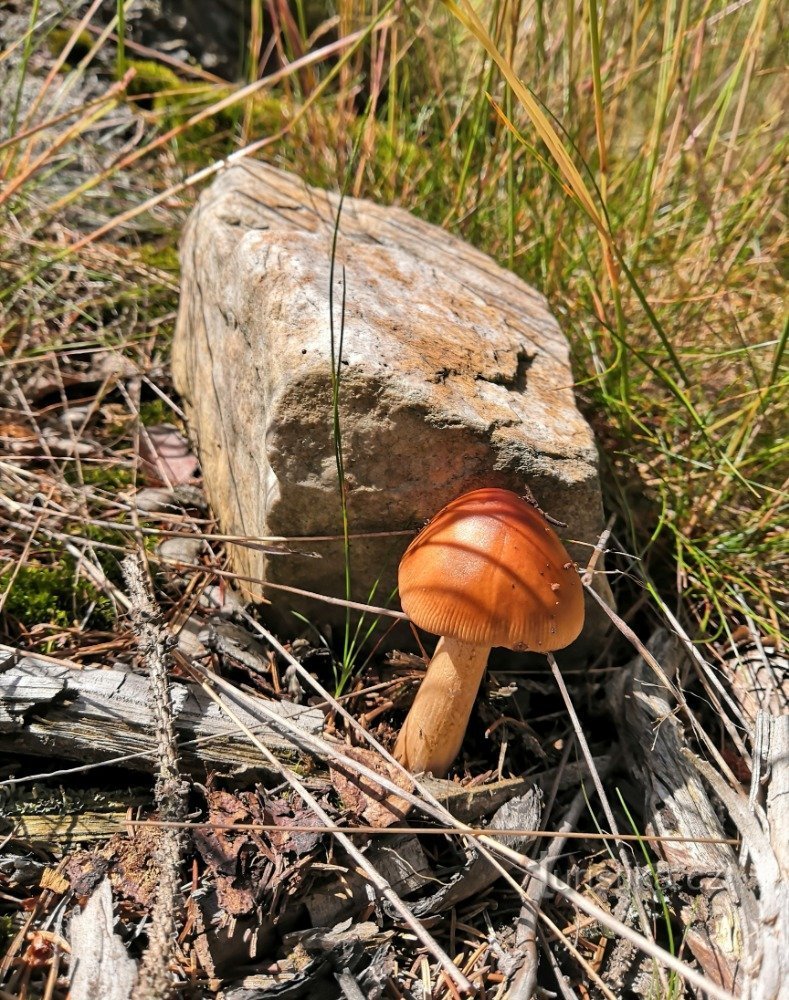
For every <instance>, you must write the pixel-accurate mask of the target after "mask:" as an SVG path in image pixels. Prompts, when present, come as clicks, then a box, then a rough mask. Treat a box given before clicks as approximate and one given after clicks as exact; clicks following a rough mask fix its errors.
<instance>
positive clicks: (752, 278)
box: [0, 0, 787, 635]
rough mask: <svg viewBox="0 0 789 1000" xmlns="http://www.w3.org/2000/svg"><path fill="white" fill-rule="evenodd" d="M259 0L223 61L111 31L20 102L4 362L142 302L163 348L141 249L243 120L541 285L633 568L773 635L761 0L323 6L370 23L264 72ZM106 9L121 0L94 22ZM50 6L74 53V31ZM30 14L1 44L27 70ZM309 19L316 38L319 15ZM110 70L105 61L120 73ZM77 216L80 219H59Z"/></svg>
mask: <svg viewBox="0 0 789 1000" xmlns="http://www.w3.org/2000/svg"><path fill="white" fill-rule="evenodd" d="M297 6H298V5H297ZM251 10H252V26H253V31H252V34H251V36H250V38H249V44H248V52H247V57H246V61H245V65H246V70H245V73H246V80H245V83H244V84H235V83H232V82H228V83H223V84H219V83H211V82H210V81H206V80H204V79H201V80H199V81H197V82H196V81H195V79H194V76H193V74H192V73H190V72H186V69H185V71H184V72H179V69H178V67H177V66H176V67H173V66H171V65H170V66H168V67H167V68H166V69H163V71H162V73H161V77H160V78H158V77H157V76H156V74H155V73H153V72H152V71H151V70H150V69H144V67H143V64H142V63H139V64H138V69H137V70H135V59H136V56H135V53H134V52H133V51H131V50H130V49H129V47H128V46H125V47H123V48H122V49H119V48H118V47H117V46H113V43H112V40H111V39H110V38H109V35H108V32H107V31H104V32H99V33H98V35H97V36H96V40H97V42H98V41H100V43H101V44H100V45H99V44H97V45H94V46H93V47H92V48H90V49H89V51H88V54H87V55H82V56H81V57H80V59H79V60H78V61H77V63H76V65H75V66H73V67H71V66H70V65H69V62H68V59H67V58H65V57H64V58H63V59H62V65H61V68H60V73H59V75H58V78H57V79H56V80H54V81H50V82H48V84H47V85H46V86H42V87H41V92H40V94H39V95H38V96H37V97H36V98H35V99H34V100H33V111H32V113H31V111H30V106H28V107H27V108H26V107H25V106H23V105H24V102H22V101H21V98H20V99H19V101H15V102H14V106H13V114H12V118H11V124H12V126H14V122H16V126H14V127H15V129H16V135H15V136H13V135H12V136H8V137H6V140H7V144H6V145H5V146H4V147H2V148H0V162H1V163H2V169H3V174H4V177H5V179H6V187H5V189H4V192H5V193H4V195H3V197H4V200H5V203H4V204H3V206H2V209H0V210H2V211H4V213H5V214H4V215H3V217H2V220H0V222H1V224H2V227H3V228H2V239H3V243H4V254H3V256H4V260H5V264H4V270H3V275H4V278H7V279H9V280H8V281H3V283H2V284H3V285H4V286H5V289H4V291H2V295H3V301H4V306H5V313H4V318H3V320H2V324H0V325H1V326H2V335H3V345H4V350H5V352H6V356H7V357H10V356H12V355H14V352H16V355H17V357H18V358H24V357H25V356H27V357H32V356H35V355H37V354H39V355H40V354H43V353H46V351H49V350H60V349H63V348H65V347H66V346H68V345H71V346H74V345H75V344H91V343H109V342H113V343H118V344H122V345H123V344H126V345H136V344H139V343H141V342H142V341H143V340H144V339H145V336H146V330H147V329H149V328H150V324H151V323H155V324H156V326H155V329H156V343H157V344H158V346H159V348H160V349H161V350H163V351H166V346H167V338H168V334H169V325H168V323H167V322H164V323H162V322H161V321H160V319H159V317H163V316H166V315H167V314H168V313H171V312H172V311H173V310H174V309H175V306H176V291H175V286H174V284H173V283H172V282H171V281H168V280H167V278H166V277H165V279H164V280H161V273H160V272H158V271H157V269H156V268H155V266H154V267H153V268H152V267H151V266H150V265H148V264H147V263H146V261H147V260H149V259H150V250H149V247H150V246H151V245H152V244H154V243H156V244H157V246H158V247H159V249H161V247H162V246H164V247H165V248H166V247H170V248H172V247H173V246H174V244H175V240H176V238H177V233H178V229H179V227H180V225H181V223H182V221H183V220H184V218H185V216H186V213H187V212H188V209H189V207H190V205H191V204H192V203H193V200H194V197H195V195H196V193H198V191H199V189H200V179H201V177H203V174H202V173H201V171H205V177H206V179H209V178H210V176H212V175H213V173H214V172H215V171H214V165H215V164H216V163H217V162H218V159H219V158H221V157H224V156H226V155H228V153H231V152H233V151H234V150H237V149H239V148H240V147H241V146H242V144H244V143H247V144H248V143H261V144H262V148H261V149H260V155H264V156H266V157H268V158H270V159H272V160H274V161H275V162H276V163H278V164H280V165H283V166H287V167H291V168H293V169H296V170H298V171H300V172H301V173H302V174H303V175H304V176H305V177H306V178H307V179H308V180H310V181H313V182H316V183H322V184H329V185H334V186H339V185H340V184H341V183H342V182H343V179H344V178H345V177H346V175H347V177H348V183H347V186H348V189H349V193H351V194H356V195H365V196H369V197H374V198H378V199H380V200H383V201H386V202H398V203H400V204H402V205H404V206H405V207H407V208H411V209H412V210H414V211H415V212H417V213H418V214H420V215H422V216H424V217H426V218H428V219H430V220H431V221H435V222H439V223H441V224H443V225H444V226H446V227H447V228H449V229H451V230H453V231H455V232H457V233H459V234H460V235H462V236H464V237H466V238H468V239H469V240H471V241H472V242H473V243H475V244H476V245H478V246H480V247H481V248H483V249H485V250H486V251H488V252H489V253H491V254H492V255H493V256H494V257H495V258H496V259H498V260H499V261H501V262H502V264H504V265H505V266H508V267H511V268H512V269H513V270H514V271H516V272H517V273H518V274H520V275H521V276H523V277H524V278H525V279H526V280H528V281H529V282H531V283H532V284H535V285H536V286H537V287H539V288H540V289H541V290H542V291H543V292H544V293H545V294H546V295H547V297H548V299H549V301H550V303H551V305H552V307H553V308H554V310H555V312H556V313H557V316H558V317H559V320H560V323H561V324H562V326H563V328H564V330H565V332H566V333H567V336H568V338H569V339H570V343H571V347H572V351H573V358H574V364H575V374H576V380H577V386H578V394H579V398H580V400H581V402H582V405H583V406H584V409H585V411H586V413H587V414H588V415H589V416H590V418H591V419H592V421H593V423H594V425H595V428H596V430H597V431H598V435H599V440H600V444H601V450H602V452H603V455H602V469H603V480H604V483H603V485H604V489H605V492H606V498H607V502H608V504H609V505H610V507H611V508H612V509H613V510H616V511H617V512H618V513H619V522H618V527H617V531H618V532H619V534H620V535H621V536H622V537H623V542H624V543H625V544H626V545H627V546H628V547H629V548H630V549H631V551H632V552H633V553H634V554H636V555H638V556H639V557H640V558H641V560H642V561H641V563H640V564H639V565H640V566H641V567H642V572H643V573H644V574H645V575H646V577H647V578H648V579H653V580H654V582H655V585H657V586H659V587H660V588H662V589H663V590H664V591H665V588H666V587H667V586H669V585H670V586H671V587H672V590H673V592H674V593H673V596H674V597H675V599H677V600H679V602H680V606H681V607H682V608H683V610H684V613H685V614H686V615H687V616H688V618H689V619H690V620H691V621H692V622H693V623H694V625H695V626H697V627H698V628H699V629H700V630H701V631H700V634H704V633H706V634H707V635H715V634H717V633H718V631H719V630H721V629H722V628H724V627H730V626H731V624H732V623H733V622H737V621H739V620H740V619H741V616H742V614H743V603H744V604H745V605H746V606H747V607H748V609H749V610H750V613H751V614H753V615H755V616H756V618H757V620H758V622H759V623H760V624H761V625H762V627H763V628H764V629H766V630H769V631H774V630H776V629H778V628H779V627H780V625H781V622H782V620H783V616H784V614H785V612H784V610H783V609H782V608H781V606H780V596H779V595H780V592H781V589H782V585H783V580H784V578H785V575H786V565H785V556H784V549H785V527H786V517H785V504H784V501H783V500H782V496H781V492H780V491H781V489H782V486H783V485H784V481H785V479H786V475H787V460H786V459H787V456H786V445H785V441H784V440H783V438H782V428H781V415H782V405H784V406H785V403H784V400H785V386H786V370H785V348H786V326H785V322H784V319H783V305H782V292H783V285H782V281H781V275H780V271H779V262H780V259H781V256H782V253H783V252H784V250H785V237H784V231H785V227H784V224H783V223H784V219H783V214H782V212H783V205H782V201H781V197H782V187H781V183H782V182H781V178H782V169H783V166H784V159H785V152H786V139H785V135H784V133H783V131H782V129H781V125H780V112H781V89H780V88H781V84H780V78H779V75H778V69H779V56H780V52H779V48H778V44H777V39H776V38H774V37H773V34H772V32H771V25H772V24H774V23H776V18H777V8H776V5H775V3H771V2H769V0H754V2H751V3H746V4H724V3H715V2H707V3H701V2H691V0H677V2H673V3H670V4H666V5H664V6H663V7H661V8H660V9H659V10H658V9H655V8H654V7H653V6H651V5H648V4H642V3H639V2H638V0H619V2H614V3H612V4H609V5H607V6H606V7H605V8H603V7H601V6H600V5H599V4H598V3H597V0H586V2H584V3H579V4H577V5H574V4H568V5H565V4H562V5H554V7H550V8H549V7H547V6H546V5H543V4H538V5H529V4H524V3H522V2H519V0H497V2H495V3H492V4H489V5H487V4H486V5H481V4H477V5H474V6H472V5H471V4H469V3H468V2H467V0H456V2H454V3H450V2H447V3H445V4H441V3H433V4H427V5H425V6H424V7H423V8H421V9H420V10H416V9H415V8H408V9H400V8H397V7H394V6H393V7H391V10H384V11H383V16H382V14H381V9H379V11H378V17H377V19H374V18H373V12H372V9H371V8H370V7H368V8H367V9H366V10H363V9H361V7H360V5H359V4H350V3H342V2H341V3H339V4H338V22H337V25H338V29H335V30H339V32H340V38H342V37H344V35H350V33H352V32H357V33H358V32H360V31H361V32H362V34H361V35H357V36H355V37H354V40H353V41H351V42H349V44H348V45H347V46H345V47H340V48H339V49H338V50H337V51H338V54H337V55H334V56H333V57H332V60H331V61H317V62H314V63H312V64H310V65H309V66H307V67H305V68H303V69H297V70H295V71H293V72H291V73H288V72H286V73H283V74H282V75H280V76H279V77H278V78H276V79H274V80H273V81H272V82H271V83H269V84H265V85H263V86H258V82H257V80H258V70H257V69H256V65H257V62H256V61H257V60H259V57H260V53H261V44H262V40H261V31H262V20H261V9H260V5H259V4H256V3H253V4H252V7H251ZM296 15H297V16H296V17H295V20H294V22H293V24H290V25H288V26H287V30H286V26H284V25H283V26H281V29H282V32H283V34H282V37H281V39H280V43H281V46H282V52H283V53H286V54H287V56H288V58H291V59H298V58H299V55H300V54H303V53H304V52H306V51H307V36H308V35H309V34H310V33H311V32H315V31H316V26H315V25H308V24H307V21H306V20H305V11H304V10H303V9H301V7H300V6H299V9H298V11H297V12H296ZM122 18H123V10H122V7H121V6H119V7H118V12H117V15H116V18H115V20H114V21H113V22H111V24H110V29H114V30H117V26H118V23H119V22H120V21H121V20H122ZM31 24H33V25H34V24H35V10H32V11H31ZM69 25H70V27H69V30H68V31H66V32H64V36H65V41H64V43H63V53H64V54H65V55H66V56H67V55H68V53H69V52H71V51H72V50H74V48H75V42H76V39H77V35H78V34H79V31H81V30H82V26H81V25H80V24H78V23H75V22H69ZM294 25H296V26H298V34H296V35H294V34H293V31H294ZM52 28H53V25H52V24H51V23H47V25H45V26H42V27H41V28H40V29H38V30H37V29H36V28H35V27H34V28H33V30H32V31H31V32H30V33H29V34H28V35H27V36H26V37H25V39H24V40H23V41H22V42H21V44H22V45H23V48H24V56H23V59H22V60H21V72H22V73H23V74H24V73H25V72H26V67H27V65H28V63H29V61H30V59H31V57H32V56H33V55H34V54H35V52H36V49H37V47H38V46H42V45H45V44H47V38H48V37H49V35H50V34H51V32H52ZM366 29H370V30H366ZM372 29H374V30H372ZM317 34H318V41H317V42H316V43H314V44H317V45H320V44H322V43H323V42H324V41H326V40H327V38H328V37H329V36H327V35H326V34H325V33H323V34H321V31H320V26H317ZM105 51H106V52H108V57H107V58H106V60H105V68H106V70H107V84H106V86H107V94H106V99H104V100H103V101H96V103H94V104H92V105H90V106H85V107H76V108H70V109H69V108H66V107H65V106H64V105H63V103H62V98H61V97H60V96H59V94H60V90H59V87H58V86H56V83H60V82H65V83H66V85H67V88H68V87H70V86H72V85H74V84H75V83H76V81H77V80H78V79H79V77H80V75H81V74H83V73H84V72H85V71H86V69H87V68H88V67H89V66H90V65H92V61H95V60H99V59H100V58H101V57H102V54H103V53H104V52H105ZM0 65H2V63H0ZM124 72H127V73H130V74H132V76H131V78H130V79H129V80H127V81H126V83H124V84H122V83H121V82H120V81H118V80H116V79H112V77H117V76H118V75H120V76H123V73H124ZM135 74H136V76H138V77H140V79H138V80H137V84H136V85H135V84H134V79H135ZM145 74H147V75H145ZM157 81H158V82H157ZM14 86H15V88H16V89H15V90H14V91H13V92H14V93H19V94H21V93H22V89H23V88H22V80H21V79H18V78H15V80H14ZM243 88H246V89H243ZM130 91H132V92H133V94H134V96H133V97H130V99H129V101H128V103H127V104H124V94H129V93H130ZM360 95H361V97H362V98H363V104H364V105H365V107H366V109H367V110H368V112H369V113H368V114H361V113H360V110H359V108H360ZM94 100H95V99H94ZM126 109H127V110H128V113H129V116H130V121H134V122H137V123H138V125H137V127H138V134H137V136H136V137H135V139H134V141H133V142H132V143H131V144H130V145H129V146H128V148H127V149H125V151H124V154H123V156H122V157H121V158H120V159H115V160H114V161H113V160H110V161H107V159H106V158H105V160H104V162H103V163H101V164H97V169H96V170H94V171H93V172H92V173H88V174H86V175H83V176H80V177H76V176H75V178H74V179H73V180H71V177H70V175H69V173H68V171H69V168H70V165H71V163H72V161H73V158H74V157H75V156H77V155H78V152H79V150H81V149H84V144H85V143H86V142H88V141H95V138H96V136H97V135H100V134H101V133H102V130H103V129H105V128H106V129H108V130H109V129H110V128H112V127H116V125H115V120H114V116H115V114H116V112H117V111H118V110H123V111H124V113H126ZM66 111H70V115H69V116H68V117H66V118H64V117H63V115H64V113H65V112H66ZM47 122H50V124H49V125H46V123H47ZM38 123H44V125H45V127H43V128H41V129H40V130H38V131H35V132H34V133H33V134H28V131H29V130H30V129H31V127H35V126H36V124H38ZM88 137H90V140H89V139H88ZM8 140H11V141H10V142H8ZM267 140H270V141H267ZM351 161H353V162H351ZM143 205H145V206H146V208H145V210H144V211H142V212H139V214H137V213H138V209H137V208H136V207H135V206H143ZM111 206H115V208H116V211H115V212H114V213H113V214H115V215H121V214H122V212H123V213H125V214H123V219H124V221H123V223H122V224H116V220H115V219H114V218H112V217H111V216H110V214H109V213H110V209H111ZM117 209H120V211H118V210H117ZM86 212H87V213H88V214H89V215H90V216H91V217H92V218H93V219H94V224H93V228H94V230H95V231H96V232H97V233H99V234H100V236H99V240H98V242H95V241H94V242H91V241H88V242H85V238H84V237H85V234H84V231H80V232H79V233H78V234H77V230H76V229H75V225H76V223H77V221H78V219H79V218H80V217H81V216H83V215H84V214H85V213H86ZM75 234H77V235H79V237H80V249H78V250H77V251H76V252H72V251H71V249H70V246H72V245H73V244H74V243H75V242H76V238H75ZM101 247H107V248H109V249H110V251H111V253H110V255H103V254H102V252H101V250H100V248H101ZM108 256H113V257H114V259H115V260H121V261H123V264H122V265H121V267H120V270H117V269H115V268H114V267H109V266H108ZM20 275H21V277H20ZM15 279H16V280H15ZM157 279H158V280H157ZM108 320H109V322H108ZM31 330H32V334H31ZM25 331H26V333H25Z"/></svg>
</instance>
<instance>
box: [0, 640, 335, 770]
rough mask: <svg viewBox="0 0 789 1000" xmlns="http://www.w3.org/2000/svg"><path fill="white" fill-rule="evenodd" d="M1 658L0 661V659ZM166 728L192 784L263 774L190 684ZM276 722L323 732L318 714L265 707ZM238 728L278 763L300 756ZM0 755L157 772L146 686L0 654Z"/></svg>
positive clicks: (123, 675)
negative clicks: (116, 763)
mask: <svg viewBox="0 0 789 1000" xmlns="http://www.w3.org/2000/svg"><path fill="white" fill-rule="evenodd" d="M3 654H5V658H4V660H3V659H2V656H3ZM170 688H171V698H172V704H173V723H174V726H175V730H176V732H177V733H178V736H179V739H180V742H181V747H182V761H183V766H184V769H185V770H186V771H187V772H189V773H190V774H192V775H194V776H195V777H197V778H205V775H206V773H207V772H208V771H219V772H223V773H232V774H233V775H234V776H235V777H236V778H237V779H239V780H243V779H244V778H251V777H254V776H255V774H258V775H260V774H261V772H262V773H268V772H270V770H271V768H270V767H268V766H267V765H266V762H265V761H264V760H263V759H262V757H261V754H260V751H259V750H258V749H257V748H256V747H254V746H253V745H252V744H251V743H250V741H249V739H248V737H247V736H246V735H245V734H244V733H243V732H240V731H239V729H238V726H236V725H235V724H234V723H233V722H232V721H231V720H229V719H228V717H227V716H226V714H225V713H224V712H223V711H222V710H221V709H220V708H219V706H218V705H216V704H215V703H214V702H213V701H212V700H211V699H210V698H209V697H208V695H206V694H205V692H204V691H203V690H202V689H201V688H200V687H199V686H198V685H196V684H191V683H181V682H172V683H171V685H170ZM267 704H268V707H269V708H270V709H271V710H272V711H273V712H276V713H277V714H278V715H282V716H286V717H287V718H289V719H292V720H293V721H294V722H295V723H297V724H298V726H299V727H300V728H302V729H304V730H305V731H307V732H309V733H319V732H321V730H322V728H323V713H322V712H321V711H320V710H318V709H313V708H305V707H304V706H300V705H291V704H289V703H286V702H274V701H272V702H269V703H267ZM241 715H242V718H243V719H244V721H245V723H246V724H247V725H248V726H249V727H250V728H251V729H253V730H254V731H255V732H256V733H257V734H258V735H259V739H260V740H261V741H262V742H263V743H264V744H265V745H266V746H267V747H269V749H270V750H271V752H272V753H273V754H274V755H275V756H277V757H278V758H280V759H282V760H285V761H288V762H291V763H293V762H298V761H299V760H303V759H304V755H303V754H300V752H299V751H298V750H297V749H296V748H295V747H294V740H293V738H292V737H291V736H287V737H285V736H284V735H282V734H280V733H278V732H277V731H276V730H275V729H274V727H273V725H271V724H262V723H261V722H260V721H259V720H258V719H256V718H253V717H252V716H251V715H248V714H246V713H244V712H243V711H242V712H241ZM0 750H2V751H5V752H11V753H14V754H20V753H26V754H31V755H33V756H43V757H47V758H49V760H50V761H58V762H60V761H63V760H66V761H78V762H80V763H82V764H85V763H92V762H97V761H104V760H112V759H115V758H116V757H120V756H126V755H130V754H139V755H140V756H138V757H136V758H133V759H129V760H124V761H123V762H122V763H123V766H124V767H129V768H132V769H136V770H142V771H148V772H151V771H153V770H154V767H155V764H156V753H155V750H156V745H155V740H154V737H153V716H152V714H151V709H150V681H149V679H148V678H147V677H144V676H142V675H140V674H135V673H131V672H128V671H121V670H103V669H101V670H87V669H80V668H79V667H78V666H77V665H75V664H70V663H65V662H64V663H62V664H60V663H56V662H54V661H52V660H50V659H45V658H43V657H36V656H23V657H21V658H18V657H17V654H16V653H15V652H14V651H13V650H9V649H8V648H7V647H3V648H2V649H0Z"/></svg>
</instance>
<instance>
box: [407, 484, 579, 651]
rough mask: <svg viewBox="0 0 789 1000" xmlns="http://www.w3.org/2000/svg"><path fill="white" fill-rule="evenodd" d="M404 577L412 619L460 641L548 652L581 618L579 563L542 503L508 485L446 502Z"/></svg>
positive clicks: (418, 541)
mask: <svg viewBox="0 0 789 1000" xmlns="http://www.w3.org/2000/svg"><path fill="white" fill-rule="evenodd" d="M398 583H399V589H400V602H401V604H402V607H403V611H405V613H406V614H407V615H408V616H409V618H410V619H411V620H412V621H413V622H414V624H416V625H418V626H419V627H420V628H423V629H425V631H427V632H432V633H433V634H434V635H441V636H449V637H453V638H456V639H459V640H461V641H463V642H468V643H474V644H476V645H485V646H506V647H507V648H509V649H516V650H535V651H538V652H543V653H544V652H549V651H551V650H554V649H562V648H563V647H564V646H568V645H569V644H570V643H571V642H572V641H573V639H575V638H576V637H577V636H578V634H579V633H580V631H581V628H582V627H583V622H584V597H583V587H582V585H581V579H580V577H579V575H578V572H577V570H576V568H575V564H574V563H573V562H572V560H571V559H570V557H569V555H568V554H567V551H566V550H565V548H564V546H563V545H562V543H561V541H560V540H559V538H558V536H557V535H556V532H555V531H554V530H553V529H552V528H551V526H550V525H549V524H548V522H547V521H546V520H545V518H544V516H543V515H542V514H541V513H540V511H539V510H538V509H537V508H536V507H534V506H533V505H532V504H530V503H528V502H527V501H526V500H523V499H522V498H521V497H519V496H518V495H517V494H515V493H512V492H511V491H510V490H502V489H494V488H488V489H481V490H474V491H472V492H471V493H466V494H464V495H463V496H461V497H458V498H457V499H456V500H453V501H452V502H451V503H449V504H447V506H446V507H444V508H443V510H441V511H439V513H438V514H436V516H435V517H434V518H433V519H432V520H431V521H430V522H429V523H428V524H427V525H426V526H425V528H424V529H423V530H422V531H421V532H420V533H419V534H418V535H417V536H416V538H415V539H414V540H413V541H412V542H411V544H410V545H409V546H408V548H407V549H406V551H405V554H404V555H403V558H402V560H401V562H400V570H399V580H398Z"/></svg>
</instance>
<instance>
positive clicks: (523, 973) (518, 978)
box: [510, 763, 611, 1000]
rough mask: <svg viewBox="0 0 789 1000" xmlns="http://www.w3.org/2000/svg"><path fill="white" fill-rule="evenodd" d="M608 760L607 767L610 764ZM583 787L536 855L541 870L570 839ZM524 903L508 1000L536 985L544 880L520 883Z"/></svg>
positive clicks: (525, 997)
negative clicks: (553, 836) (516, 965)
mask: <svg viewBox="0 0 789 1000" xmlns="http://www.w3.org/2000/svg"><path fill="white" fill-rule="evenodd" d="M610 766H611V764H610V763H609V765H608V767H609V768H610ZM587 801H588V799H587V795H586V790H585V789H584V788H583V787H582V788H581V789H580V790H579V791H578V792H577V793H576V795H575V797H574V798H573V800H572V802H571V803H570V807H569V808H568V810H567V812H566V813H565V816H564V819H563V820H562V823H561V826H560V827H559V829H558V830H557V831H556V832H557V834H558V836H557V838H556V839H555V840H554V841H553V843H552V844H551V845H550V846H549V847H548V849H547V850H546V851H545V852H544V853H543V855H542V857H541V858H540V865H541V866H542V868H543V870H544V871H547V872H549V871H551V869H552V868H553V866H554V864H555V863H556V862H557V860H558V859H559V856H560V855H561V853H562V851H563V850H564V847H565V844H566V843H567V840H568V839H571V837H572V833H573V827H575V825H576V823H577V822H578V820H579V819H580V817H581V813H582V812H583V810H584V807H585V806H586V804H587ZM524 888H525V890H526V895H527V897H528V903H525V904H524V905H523V907H522V908H521V912H520V916H519V917H518V929H517V933H516V936H515V954H516V955H521V954H522V955H523V959H522V962H521V966H520V969H516V970H515V972H516V975H515V976H514V978H513V979H512V986H511V988H510V997H511V998H512V1000H529V998H531V997H532V996H533V995H534V990H535V988H536V985H537V969H538V962H537V916H538V914H539V912H540V905H541V903H542V900H543V897H544V896H545V890H546V888H547V886H546V884H545V882H538V881H536V879H528V880H527V881H526V883H525V884H524Z"/></svg>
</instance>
